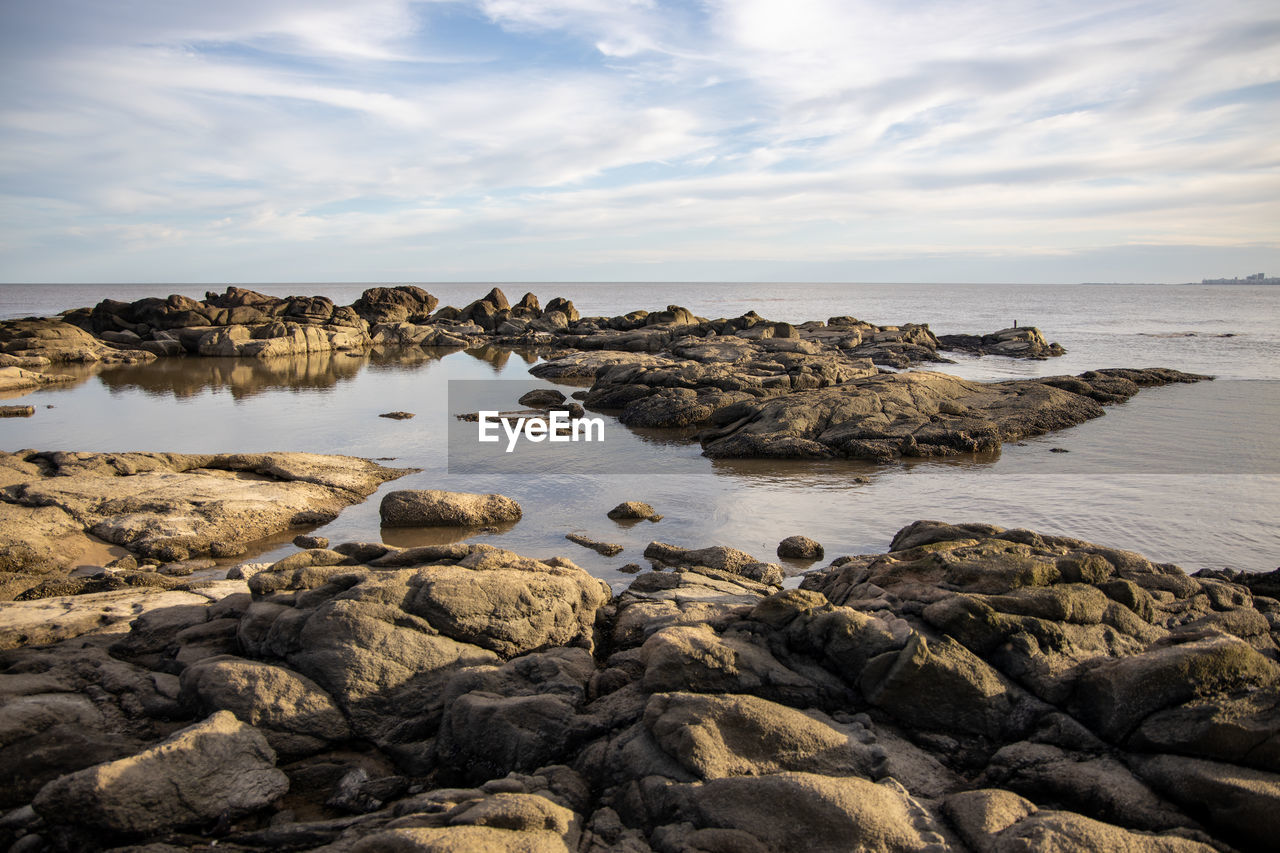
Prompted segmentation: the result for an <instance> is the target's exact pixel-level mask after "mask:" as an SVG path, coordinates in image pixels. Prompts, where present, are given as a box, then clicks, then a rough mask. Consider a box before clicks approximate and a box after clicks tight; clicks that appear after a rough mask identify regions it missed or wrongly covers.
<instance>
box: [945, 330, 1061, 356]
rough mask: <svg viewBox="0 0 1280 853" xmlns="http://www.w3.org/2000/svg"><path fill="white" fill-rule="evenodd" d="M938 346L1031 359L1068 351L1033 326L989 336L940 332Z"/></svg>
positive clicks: (978, 353) (1002, 331) (980, 353)
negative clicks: (943, 333)
mask: <svg viewBox="0 0 1280 853" xmlns="http://www.w3.org/2000/svg"><path fill="white" fill-rule="evenodd" d="M938 348H939V349H944V350H959V351H962V352H971V353H975V354H977V355H1004V356H1009V357H1010V358H1033V359H1046V358H1052V357H1054V356H1059V355H1066V353H1067V351H1066V350H1065V349H1063V348H1062V346H1061V345H1059V344H1056V343H1055V344H1051V343H1049V342H1048V341H1047V340H1045V337H1044V334H1043V333H1042V332H1041V331H1040V330H1039V329H1037V328H1036V327H1035V326H1023V327H1021V328H1018V327H1017V326H1015V327H1013V328H1009V329H1001V330H1000V331H998V332H992V333H991V334H989V335H939V336H938Z"/></svg>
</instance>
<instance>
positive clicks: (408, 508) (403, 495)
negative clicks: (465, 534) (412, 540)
mask: <svg viewBox="0 0 1280 853" xmlns="http://www.w3.org/2000/svg"><path fill="white" fill-rule="evenodd" d="M378 511H379V514H380V515H381V516H382V524H383V526H385V527H434V526H450V527H482V526H484V525H486V524H498V523H501V522H504V521H519V520H520V516H521V514H522V513H521V509H520V504H518V503H516V502H515V501H513V500H511V498H508V497H506V496H504V495H481V494H474V493H471V492H446V491H441V490H439V489H406V490H401V491H395V492H388V493H387V494H386V496H384V497H383V499H382V504H381V506H380V507H379V509H378Z"/></svg>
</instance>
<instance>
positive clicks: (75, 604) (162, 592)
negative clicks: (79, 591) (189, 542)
mask: <svg viewBox="0 0 1280 853" xmlns="http://www.w3.org/2000/svg"><path fill="white" fill-rule="evenodd" d="M248 590H249V587H248V586H246V585H245V583H244V581H217V582H215V583H211V584H202V585H201V586H200V588H198V589H193V590H190V591H186V590H177V589H158V588H155V587H140V588H136V589H121V590H114V591H112V592H95V593H88V594H86V595H61V596H56V597H53V598H40V599H36V600H34V601H4V602H0V649H14V648H18V647H20V646H43V645H48V644H49V643H55V642H58V641H59V640H68V639H71V638H73V637H81V636H85V635H87V634H107V633H122V632H125V631H128V629H129V623H130V622H131V621H132V620H134V619H136V618H138V617H139V616H141V615H142V614H144V613H147V612H148V611H151V610H158V609H160V608H169V607H185V606H192V605H199V606H204V605H207V604H209V603H210V602H211V601H218V600H220V599H222V598H225V597H227V596H228V595H233V594H235V593H240V592H248Z"/></svg>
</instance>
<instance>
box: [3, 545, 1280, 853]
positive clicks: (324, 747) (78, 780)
mask: <svg viewBox="0 0 1280 853" xmlns="http://www.w3.org/2000/svg"><path fill="white" fill-rule="evenodd" d="M650 552H651V553H650V554H649V556H650V559H652V560H654V562H657V563H661V564H663V565H664V566H666V567H664V568H662V569H660V570H656V571H650V572H644V573H641V574H639V575H638V576H636V577H635V578H634V580H632V581H631V583H630V584H629V585H628V587H627V588H626V589H625V590H623V591H621V592H620V593H618V594H617V595H611V594H610V591H609V589H608V587H607V586H606V585H605V584H604V583H603V582H601V581H599V580H596V579H594V578H591V577H590V576H588V575H587V574H586V573H585V572H583V571H582V570H580V569H578V568H576V567H574V566H573V565H572V564H571V563H569V562H568V561H566V560H563V559H561V558H555V559H552V560H546V561H539V560H531V559H529V558H526V557H521V556H519V555H517V554H514V553H511V552H509V551H503V550H501V549H497V548H493V547H492V546H486V545H468V544H462V543H458V544H453V545H441V546H424V547H419V548H410V549H395V548H391V547H389V546H385V545H378V544H374V543H347V544H342V545H338V546H336V547H335V548H334V549H332V550H330V549H326V548H314V549H310V550H307V551H302V552H299V553H297V554H294V555H292V556H290V557H288V558H285V559H284V560H281V561H279V562H277V563H276V564H274V565H273V566H270V567H268V568H266V569H264V570H261V571H258V572H257V573H255V574H253V576H252V577H251V578H250V580H249V582H248V588H249V590H250V593H249V594H244V593H240V594H235V595H230V596H227V597H223V598H220V599H218V600H217V601H214V602H212V603H211V602H210V601H207V600H206V601H204V602H201V603H198V604H197V603H192V602H189V601H188V600H184V601H183V602H175V603H174V604H173V605H172V606H169V607H166V608H159V609H153V610H149V611H147V612H146V613H143V614H142V615H141V616H139V617H138V618H137V619H135V621H134V623H133V625H132V628H131V630H130V632H129V633H128V634H126V635H120V634H116V635H115V636H114V638H113V640H114V642H112V644H111V645H110V646H109V649H110V654H108V653H107V649H108V647H107V646H106V645H105V641H99V640H97V639H96V638H95V635H85V636H84V637H82V638H80V639H79V640H77V641H71V642H64V643H61V644H55V645H53V646H49V647H47V648H31V647H24V648H18V649H11V650H9V651H5V652H0V766H10V765H12V766H14V767H17V768H23V771H22V772H26V769H27V768H37V767H41V766H43V767H45V768H46V769H45V770H43V771H41V772H43V773H44V774H45V775H43V776H40V775H39V773H37V774H36V775H37V781H35V782H28V781H24V780H23V778H22V776H21V775H20V772H14V773H13V774H12V775H11V776H4V775H3V774H0V798H3V800H4V803H5V805H6V806H8V807H10V808H12V809H13V810H12V811H10V812H9V815H8V816H7V817H5V818H4V819H3V821H0V842H5V843H13V842H21V843H23V844H25V845H26V846H27V847H29V848H32V849H35V848H37V847H39V846H40V845H44V846H47V847H49V848H51V849H57V850H72V849H77V850H78V849H97V848H102V847H109V846H112V845H119V844H122V843H126V842H135V843H137V844H140V845H141V844H147V843H153V844H170V845H174V846H176V847H177V848H179V849H180V848H182V847H184V846H192V845H194V844H196V843H207V841H208V840H209V839H210V838H216V839H217V840H218V842H219V848H220V849H221V848H224V847H225V848H227V849H232V850H240V851H247V850H263V851H266V850H279V849H292V850H321V849H324V850H329V851H337V850H367V851H373V850H487V849H501V850H567V851H590V852H591V853H603V851H607V850H623V851H637V853H645V851H650V853H652V851H677V850H681V851H684V850H690V851H692V850H724V851H728V850H733V851H766V850H768V851H772V850H784V851H786V850H796V851H810V850H847V849H855V848H856V849H866V850H937V851H947V850H955V851H970V850H1036V851H1052V850H1082V851H1083V850H1098V849H1125V850H1140V851H1148V850H1149V851H1173V852H1174V853H1183V851H1185V853H1193V851H1202V852H1203V853H1208V851H1210V850H1224V849H1231V847H1234V848H1237V849H1243V850H1264V849H1269V848H1270V846H1272V844H1271V842H1272V841H1273V839H1274V837H1275V833H1276V831H1277V829H1278V828H1280V827H1277V825H1276V818H1275V816H1276V815H1277V814H1280V809H1278V808H1277V806H1280V754H1278V752H1277V749H1276V745H1277V742H1278V739H1280V715H1278V714H1277V708H1278V707H1280V665H1278V664H1277V658H1278V657H1280V648H1278V646H1277V639H1278V638H1280V635H1278V633H1277V631H1275V630H1274V629H1273V627H1272V626H1273V625H1274V624H1276V620H1274V619H1272V618H1269V617H1273V616H1275V615H1276V614H1277V613H1278V612H1280V602H1277V601H1276V600H1275V599H1272V598H1269V597H1266V596H1263V595H1259V594H1255V593H1253V592H1252V591H1251V590H1250V589H1249V587H1248V586H1247V585H1245V584H1243V583H1239V582H1237V581H1236V580H1234V579H1232V578H1233V577H1234V576H1233V575H1230V574H1228V573H1222V572H1217V573H1204V574H1203V575H1201V576H1188V575H1187V574H1185V573H1184V572H1183V571H1182V570H1180V569H1178V568H1177V567H1175V566H1170V565H1162V564H1153V563H1151V562H1149V561H1147V560H1145V559H1144V558H1142V557H1141V556H1139V555H1137V554H1133V553H1130V552H1126V551H1121V550H1117V549H1113V548H1108V547H1105V546H1101V545H1096V544H1091V543H1088V542H1083V541H1080V540H1076V539H1072V538H1069V537H1061V536H1049V535H1043V534H1038V533H1035V532H1032V531H1027V530H1006V529H1003V528H1000V527H997V526H994V525H988V524H945V523H941V522H931V521H920V522H916V523H914V524H912V525H909V526H908V527H906V528H903V530H901V531H899V533H898V535H897V536H895V537H894V540H893V542H892V545H891V550H890V551H889V552H888V553H885V554H872V555H862V556H856V557H842V558H840V559H838V560H836V561H834V562H833V563H832V565H831V566H829V567H826V568H822V569H815V570H813V571H810V572H809V573H807V574H806V575H804V577H803V581H802V584H801V588H799V589H779V588H778V587H777V586H775V585H772V583H769V582H761V581H760V580H758V579H752V578H751V577H749V576H746V574H745V573H744V569H748V570H749V567H752V566H759V565H761V564H759V563H758V562H756V561H755V560H754V558H752V557H751V556H750V555H748V554H745V553H744V552H741V551H736V550H734V549H730V548H725V547H714V548H703V549H692V550H691V549H683V548H676V547H674V546H669V545H663V544H661V543H654V544H653V545H652V546H651V547H650ZM164 594H166V595H168V594H171V593H164ZM77 642H78V643H80V645H79V646H77V645H75V643H77ZM211 712H217V713H215V715H214V716H213V717H211V718H209V719H208V720H206V721H205V722H199V720H200V719H201V717H202V716H203V715H204V714H208V713H211ZM190 723H196V725H195V726H194V727H191V728H187V729H184V730H182V731H180V732H178V733H177V734H176V735H173V731H174V729H175V728H178V727H180V726H182V725H186V724H190ZM215 729H216V732H215V731H214V730H215ZM206 730H208V732H207V733H206V734H193V733H199V732H205V731H206ZM170 735H172V737H171V739H170V740H168V741H166V740H165V738H166V736H170ZM215 735H216V736H215ZM206 737H207V738H210V739H211V740H210V741H209V743H208V744H207V745H204V746H196V745H195V744H196V741H197V740H198V738H206ZM201 743H203V741H201ZM60 744H66V745H67V746H66V747H65V748H61V747H60ZM273 747H274V752H275V753H276V754H279V755H280V756H281V757H280V759H278V760H277V759H276V758H275V755H274V754H273V749H272V748H273ZM205 762H208V763H207V764H206V763H205ZM214 762H218V763H220V764H219V766H223V765H222V764H221V763H222V762H227V763H228V764H227V765H226V766H230V767H232V768H233V772H230V773H211V772H210V771H209V770H208V768H209V767H210V766H212V763H214ZM277 763H278V764H279V766H278V767H276V766H275V765H276V764H277ZM132 768H142V769H141V770H137V771H134V770H133V769H132ZM133 772H138V773H141V774H142V775H143V778H141V780H140V781H138V782H137V783H135V782H134V777H133V776H132V775H130V774H131V773H133ZM176 775H181V778H175V777H176ZM285 780H287V785H288V787H289V791H288V793H287V795H285V796H283V797H281V794H283V793H284V787H285ZM129 791H132V794H130V793H129ZM179 794H180V795H179ZM215 801H217V802H218V803H220V805H218V806H217V808H215V807H214V802H215ZM33 802H34V809H33V808H31V804H32V803H33ZM273 809H276V810H278V811H276V812H275V813H274V814H273V812H272V810H273ZM184 832H185V833H188V834H183V833H184ZM196 832H204V833H207V835H205V836H197V835H195V833H196ZM25 839H31V840H30V841H27V840H25ZM20 849H26V848H20ZM152 849H171V848H162V847H154V848H152Z"/></svg>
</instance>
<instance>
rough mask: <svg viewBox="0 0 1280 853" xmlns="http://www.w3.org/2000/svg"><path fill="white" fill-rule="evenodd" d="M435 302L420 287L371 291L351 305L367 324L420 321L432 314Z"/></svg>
mask: <svg viewBox="0 0 1280 853" xmlns="http://www.w3.org/2000/svg"><path fill="white" fill-rule="evenodd" d="M438 304H439V300H438V299H436V298H435V297H434V296H432V295H431V294H430V293H427V292H426V291H425V290H423V289H422V288H420V287H414V286H413V285H400V286H399V287H371V288H369V289H368V290H366V291H365V292H364V293H362V294H360V298H359V299H357V300H356V301H355V302H353V303H352V304H351V307H352V308H353V309H355V313H356V314H358V315H359V316H360V317H362V318H364V319H365V320H367V321H368V322H369V323H400V322H404V321H406V320H409V321H420V320H425V319H427V317H429V316H430V314H431V312H432V311H434V310H436V306H437V305H438Z"/></svg>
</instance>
